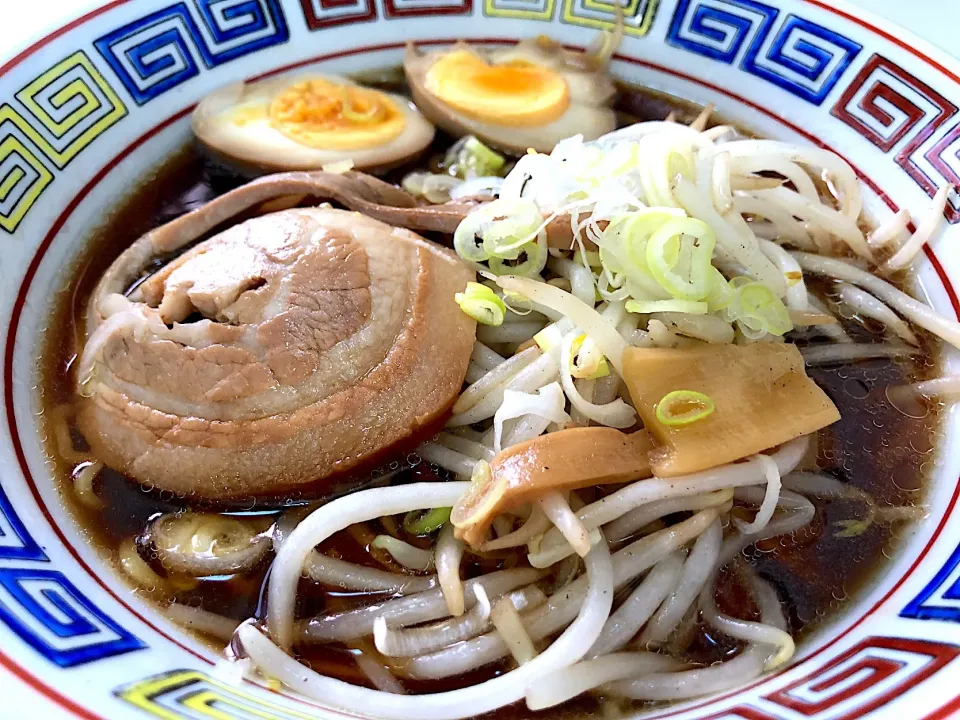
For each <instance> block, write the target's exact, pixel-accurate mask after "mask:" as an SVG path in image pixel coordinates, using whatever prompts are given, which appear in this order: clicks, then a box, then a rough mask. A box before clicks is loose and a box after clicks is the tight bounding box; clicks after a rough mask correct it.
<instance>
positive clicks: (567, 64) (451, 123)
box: [403, 39, 617, 153]
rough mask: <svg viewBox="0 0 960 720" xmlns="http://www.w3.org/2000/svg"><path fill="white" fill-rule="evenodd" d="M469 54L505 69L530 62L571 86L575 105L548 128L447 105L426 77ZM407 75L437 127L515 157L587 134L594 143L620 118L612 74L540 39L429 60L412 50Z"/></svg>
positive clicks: (416, 97) (436, 55)
mask: <svg viewBox="0 0 960 720" xmlns="http://www.w3.org/2000/svg"><path fill="white" fill-rule="evenodd" d="M464 49H468V50H469V51H470V52H473V53H476V54H478V55H480V56H481V57H483V58H484V59H486V60H487V61H488V62H490V63H491V64H496V65H500V64H503V63H506V62H509V61H511V60H514V61H516V60H524V61H526V62H529V63H531V64H534V65H538V66H540V67H543V68H547V69H549V70H552V71H554V72H556V73H557V74H559V75H560V76H561V77H562V78H563V79H564V81H565V82H566V84H567V89H568V92H569V98H570V103H569V106H568V107H567V109H566V110H565V111H564V112H563V114H562V115H561V116H560V117H559V118H557V119H556V120H553V121H551V122H548V123H544V124H542V125H534V126H523V127H521V126H514V125H497V124H494V123H490V122H486V121H483V120H478V119H477V118H474V117H470V116H469V115H466V114H465V113H463V112H461V111H460V110H458V109H456V108H453V107H451V106H450V105H448V104H446V103H445V102H444V101H443V100H442V99H441V98H439V97H437V96H436V95H434V94H433V93H432V92H430V91H429V90H427V88H426V75H427V72H428V71H429V70H430V68H431V67H432V66H433V64H434V63H435V62H437V61H438V60H439V59H440V58H442V57H443V56H444V55H447V54H449V53H451V52H455V51H458V50H464ZM403 67H404V72H405V74H406V77H407V83H408V84H409V85H410V89H411V91H412V93H413V99H414V102H416V103H417V107H419V108H420V111H421V112H422V113H423V114H424V115H426V116H427V118H429V119H430V120H431V121H432V122H433V123H434V124H435V125H437V126H438V127H441V128H443V129H444V130H446V131H447V132H449V133H451V134H453V135H457V136H460V135H476V136H477V137H478V138H479V139H480V140H482V141H483V142H484V143H486V144H487V145H490V146H492V147H495V148H497V149H500V150H505V151H507V152H512V153H523V152H525V151H526V150H527V149H528V148H533V149H534V150H536V151H538V152H550V151H551V150H553V147H554V145H556V144H557V143H558V142H560V141H561V140H563V139H564V138H568V137H571V136H573V135H577V134H580V135H583V137H584V140H594V139H596V138H598V137H600V136H601V135H604V134H606V133H608V132H611V131H612V130H615V129H616V124H617V123H616V115H615V113H614V112H613V110H611V109H610V107H608V105H609V103H610V102H611V101H612V100H613V97H614V95H615V94H616V88H615V87H614V85H613V82H612V81H611V80H610V78H609V76H608V74H607V72H606V69H599V70H590V69H587V68H586V67H578V66H576V65H574V64H573V63H571V61H570V57H569V53H567V51H564V50H562V49H556V50H551V49H544V48H541V47H540V46H539V45H538V44H537V42H536V40H533V39H530V40H524V41H522V42H520V43H518V44H517V45H515V46H513V47H510V48H507V49H502V50H493V51H486V52H481V51H478V50H477V49H476V48H469V47H468V46H466V45H465V44H462V43H458V44H457V45H455V46H454V47H453V48H451V49H447V50H435V51H432V52H429V53H426V54H424V55H419V54H417V53H416V51H408V52H407V56H406V58H405V59H404V64H403Z"/></svg>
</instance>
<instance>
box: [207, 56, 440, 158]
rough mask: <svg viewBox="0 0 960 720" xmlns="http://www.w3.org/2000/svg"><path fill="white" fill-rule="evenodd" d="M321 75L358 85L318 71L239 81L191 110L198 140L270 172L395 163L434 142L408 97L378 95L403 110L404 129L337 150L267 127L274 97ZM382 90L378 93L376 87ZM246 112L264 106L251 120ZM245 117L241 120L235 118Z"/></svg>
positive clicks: (427, 124)
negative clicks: (380, 139) (387, 137)
mask: <svg viewBox="0 0 960 720" xmlns="http://www.w3.org/2000/svg"><path fill="white" fill-rule="evenodd" d="M310 79H322V80H326V81H329V82H331V83H335V84H338V85H348V86H354V87H357V86H358V84H357V83H355V82H353V81H352V80H350V79H349V78H344V77H340V76H336V75H318V74H316V73H309V74H300V75H293V76H291V75H287V76H281V77H276V78H270V79H268V80H260V81H258V82H254V83H249V84H246V83H237V84H235V85H228V86H226V87H223V88H220V89H219V90H216V91H214V92H212V93H210V94H209V95H207V96H206V97H205V98H204V99H203V100H201V101H200V104H199V105H197V108H196V110H194V112H193V132H194V134H195V135H196V136H197V138H198V139H199V140H200V142H202V143H203V144H205V145H206V146H208V147H209V148H211V149H212V150H214V151H215V152H217V153H219V154H221V155H223V156H225V157H226V158H227V159H232V160H235V161H237V162H239V163H241V164H244V165H254V166H262V167H265V168H269V169H271V170H316V169H320V168H322V167H323V166H324V165H331V164H334V163H343V162H345V161H350V162H352V163H353V167H354V168H356V169H358V170H365V169H376V168H387V167H390V166H393V165H398V164H400V163H402V162H404V161H406V160H408V159H410V158H412V157H414V156H416V155H418V154H419V153H420V152H422V151H423V150H424V149H425V148H426V147H427V146H428V145H430V143H431V142H432V141H433V136H434V128H433V125H431V124H430V123H429V122H428V121H427V120H426V119H425V118H424V117H423V115H421V114H420V112H419V111H418V110H417V108H416V106H415V105H414V104H413V103H411V102H410V101H409V100H408V99H407V98H405V97H402V96H400V95H395V94H393V93H386V92H384V93H382V94H383V95H384V96H386V97H387V98H389V99H390V100H391V101H392V102H393V103H394V104H395V105H396V107H397V108H398V109H399V110H400V112H401V113H402V114H403V118H404V127H403V130H402V131H401V132H400V134H399V135H397V136H396V137H394V138H391V139H390V140H388V141H386V142H380V143H378V144H371V145H370V146H369V147H365V148H359V149H350V150H341V149H334V148H330V149H321V148H316V147H312V146H310V145H304V144H302V143H299V142H297V141H296V140H293V139H292V138H290V137H288V136H287V135H284V134H283V133H282V132H280V131H279V130H277V129H276V128H274V127H273V126H272V125H271V122H270V118H269V115H268V113H267V110H268V109H269V107H270V103H272V102H273V100H274V98H276V97H277V96H278V95H280V94H281V93H283V92H284V91H285V90H287V89H288V88H289V87H290V86H291V85H295V84H296V83H298V82H303V81H304V80H310ZM377 92H381V91H379V90H378V91H377ZM244 110H263V112H262V113H260V112H258V113H257V115H256V117H253V118H250V115H249V114H248V113H245V112H243V111H244ZM240 117H244V121H243V122H242V123H239V122H237V120H238V118H240Z"/></svg>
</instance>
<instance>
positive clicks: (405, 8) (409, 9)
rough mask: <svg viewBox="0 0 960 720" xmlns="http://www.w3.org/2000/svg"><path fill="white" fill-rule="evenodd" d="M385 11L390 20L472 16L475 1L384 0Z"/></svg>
mask: <svg viewBox="0 0 960 720" xmlns="http://www.w3.org/2000/svg"><path fill="white" fill-rule="evenodd" d="M383 9H384V12H385V14H386V17H388V18H404V17H416V16H418V15H471V14H472V13H473V0H384V3H383Z"/></svg>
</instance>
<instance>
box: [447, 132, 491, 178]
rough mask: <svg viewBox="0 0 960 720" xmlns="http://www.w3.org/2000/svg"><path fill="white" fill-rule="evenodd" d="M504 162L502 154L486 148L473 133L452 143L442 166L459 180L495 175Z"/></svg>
mask: <svg viewBox="0 0 960 720" xmlns="http://www.w3.org/2000/svg"><path fill="white" fill-rule="evenodd" d="M505 164H506V160H505V159H504V157H503V156H502V155H500V154H499V153H496V152H494V151H493V150H491V149H490V148H488V147H487V146H486V145H484V144H483V143H482V142H480V141H479V140H477V138H475V137H474V136H473V135H468V136H467V137H465V138H463V139H462V140H460V141H459V142H457V143H454V145H453V147H451V148H450V150H448V151H447V154H446V156H445V157H444V160H443V165H444V167H445V168H446V169H447V170H449V171H450V172H452V173H453V174H454V175H456V176H457V177H458V178H460V179H461V180H469V179H470V178H473V177H484V176H487V175H497V174H499V172H500V171H501V170H502V169H503V166H504V165H505Z"/></svg>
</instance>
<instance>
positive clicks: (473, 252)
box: [453, 207, 490, 263]
mask: <svg viewBox="0 0 960 720" xmlns="http://www.w3.org/2000/svg"><path fill="white" fill-rule="evenodd" d="M487 223H488V220H487V217H486V215H485V214H484V213H483V208H482V207H481V208H478V209H476V210H474V211H473V212H471V213H469V214H467V216H466V217H465V218H464V219H463V220H461V221H460V224H459V225H457V229H456V231H454V233H453V249H454V250H456V251H457V255H459V256H460V257H462V258H463V259H464V260H469V261H470V262H478V263H479V262H484V261H485V260H487V259H489V258H490V254H489V253H488V252H487V251H486V250H484V248H483V231H484V230H486V227H487ZM478 237H479V238H480V242H477V238H478Z"/></svg>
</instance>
